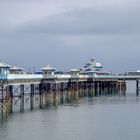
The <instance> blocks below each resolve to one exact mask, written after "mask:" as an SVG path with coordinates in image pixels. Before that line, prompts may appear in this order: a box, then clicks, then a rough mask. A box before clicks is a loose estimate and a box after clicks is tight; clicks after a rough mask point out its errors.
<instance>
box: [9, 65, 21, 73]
mask: <svg viewBox="0 0 140 140" xmlns="http://www.w3.org/2000/svg"><path fill="white" fill-rule="evenodd" d="M9 73H10V74H23V68H20V67H17V66H14V65H13V66H12V67H11V68H10V69H9Z"/></svg>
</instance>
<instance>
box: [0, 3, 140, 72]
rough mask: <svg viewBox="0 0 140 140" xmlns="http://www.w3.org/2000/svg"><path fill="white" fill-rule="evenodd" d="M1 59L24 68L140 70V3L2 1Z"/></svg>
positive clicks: (0, 9) (0, 4)
mask: <svg viewBox="0 0 140 140" xmlns="http://www.w3.org/2000/svg"><path fill="white" fill-rule="evenodd" d="M0 52H1V53H0V59H2V60H3V61H4V62H6V63H9V64H16V65H18V66H21V67H24V68H25V69H28V67H29V66H30V67H33V66H34V65H35V66H36V67H37V68H39V67H43V66H45V65H47V64H51V65H52V66H54V67H56V68H58V69H69V68H73V67H82V66H83V65H84V63H85V62H87V61H89V60H90V58H91V57H96V59H97V61H100V62H101V63H102V64H103V65H104V67H105V69H107V70H112V71H128V70H135V69H140V1H139V0H115V1H113V0H70V1H67V0H0Z"/></svg>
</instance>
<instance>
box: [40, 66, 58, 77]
mask: <svg viewBox="0 0 140 140" xmlns="http://www.w3.org/2000/svg"><path fill="white" fill-rule="evenodd" d="M41 70H42V71H43V74H46V75H54V72H55V71H56V69H55V68H53V67H51V66H50V65H48V66H46V67H43V68H41Z"/></svg>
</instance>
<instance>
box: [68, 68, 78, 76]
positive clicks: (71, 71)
mask: <svg viewBox="0 0 140 140" xmlns="http://www.w3.org/2000/svg"><path fill="white" fill-rule="evenodd" d="M79 73H80V70H79V69H71V70H69V74H71V75H79Z"/></svg>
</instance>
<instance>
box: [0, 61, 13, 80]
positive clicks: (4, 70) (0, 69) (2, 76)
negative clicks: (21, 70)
mask: <svg viewBox="0 0 140 140" xmlns="http://www.w3.org/2000/svg"><path fill="white" fill-rule="evenodd" d="M10 68H11V66H10V65H8V64H6V63H3V62H0V80H6V79H7V75H8V74H9V69H10Z"/></svg>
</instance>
